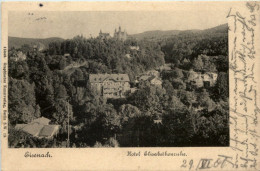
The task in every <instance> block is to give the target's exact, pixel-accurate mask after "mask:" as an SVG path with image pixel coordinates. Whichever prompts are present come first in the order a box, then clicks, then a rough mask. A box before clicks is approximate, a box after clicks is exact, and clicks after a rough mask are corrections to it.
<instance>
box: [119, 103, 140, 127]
mask: <svg viewBox="0 0 260 171" xmlns="http://www.w3.org/2000/svg"><path fill="white" fill-rule="evenodd" d="M119 115H120V117H121V118H122V119H121V123H123V122H126V121H128V120H129V119H130V118H133V117H138V116H140V115H141V112H140V110H139V109H138V108H137V107H135V106H133V105H131V104H123V105H122V106H120V108H119Z"/></svg>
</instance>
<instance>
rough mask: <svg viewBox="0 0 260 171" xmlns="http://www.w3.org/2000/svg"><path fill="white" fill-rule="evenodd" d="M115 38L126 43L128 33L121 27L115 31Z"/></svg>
mask: <svg viewBox="0 0 260 171" xmlns="http://www.w3.org/2000/svg"><path fill="white" fill-rule="evenodd" d="M114 38H116V39H117V40H123V41H125V40H126V39H127V32H126V31H125V30H124V31H122V30H121V27H120V26H119V28H118V31H117V30H116V29H115V33H114Z"/></svg>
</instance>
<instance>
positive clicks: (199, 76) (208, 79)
mask: <svg viewBox="0 0 260 171" xmlns="http://www.w3.org/2000/svg"><path fill="white" fill-rule="evenodd" d="M217 78H218V74H217V73H214V72H205V73H201V72H195V71H193V70H190V71H189V77H188V81H189V82H190V83H192V84H193V85H196V86H197V87H212V86H214V85H215V84H216V81H217Z"/></svg>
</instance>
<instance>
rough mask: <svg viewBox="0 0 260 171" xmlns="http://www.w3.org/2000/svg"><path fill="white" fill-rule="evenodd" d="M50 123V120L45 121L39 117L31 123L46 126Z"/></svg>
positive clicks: (45, 119)
mask: <svg viewBox="0 0 260 171" xmlns="http://www.w3.org/2000/svg"><path fill="white" fill-rule="evenodd" d="M50 121H51V120H50V119H47V118H45V117H40V118H38V119H34V120H33V121H32V122H31V123H34V122H36V123H40V124H42V125H48V124H49V122H50Z"/></svg>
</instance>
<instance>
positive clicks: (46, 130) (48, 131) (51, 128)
mask: <svg viewBox="0 0 260 171" xmlns="http://www.w3.org/2000/svg"><path fill="white" fill-rule="evenodd" d="M58 130H59V125H44V127H43V128H42V129H41V132H40V133H39V135H38V136H39V137H49V136H53V135H54V134H55V133H56V132H57V131H58Z"/></svg>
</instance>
